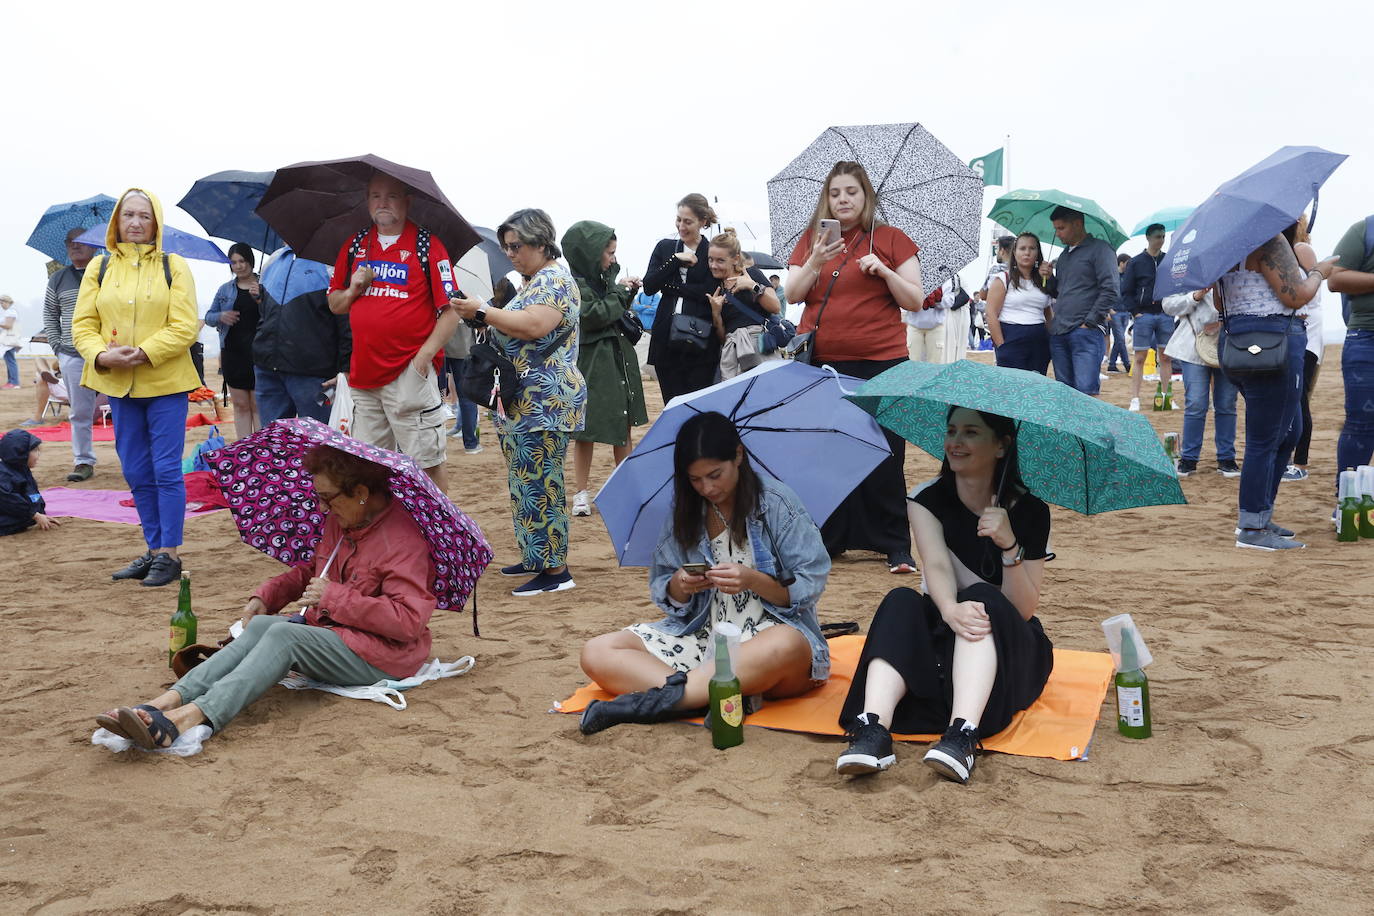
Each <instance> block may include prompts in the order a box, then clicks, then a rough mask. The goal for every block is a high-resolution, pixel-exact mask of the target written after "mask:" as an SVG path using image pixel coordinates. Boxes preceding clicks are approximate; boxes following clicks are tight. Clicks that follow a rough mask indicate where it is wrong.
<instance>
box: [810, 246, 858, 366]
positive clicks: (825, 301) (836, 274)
mask: <svg viewBox="0 0 1374 916" xmlns="http://www.w3.org/2000/svg"><path fill="white" fill-rule="evenodd" d="M854 247H855V248H858V247H859V242H858V240H857V239H855V240H854ZM853 253H854V252H853V251H846V252H845V254H844V260H843V261H841V262H840V266H839V267H836V268H835V269H834V270H833V271H831V272H830V285H829V286H827V287H826V288H825V295H824V296H822V297H821V307H820V308H819V309H818V310H817V311H816V326H815V327H814V328H812V329H811V349H812V350H813V351H814V350H815V349H816V335H817V334H819V333H820V332H821V317H822V316H823V315H825V307H826V306H827V305H829V304H830V294H831V293H832V292H834V290H835V284H836V282H838V281H839V279H840V271H842V270H844V265H846V264H848V263H849V258H850V256H851V255H852V254H853Z"/></svg>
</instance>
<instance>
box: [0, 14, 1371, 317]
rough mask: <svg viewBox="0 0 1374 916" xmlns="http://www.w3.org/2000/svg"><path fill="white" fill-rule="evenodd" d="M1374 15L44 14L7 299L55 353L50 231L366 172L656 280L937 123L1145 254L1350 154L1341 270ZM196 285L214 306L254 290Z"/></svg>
mask: <svg viewBox="0 0 1374 916" xmlns="http://www.w3.org/2000/svg"><path fill="white" fill-rule="evenodd" d="M1369 9H1370V8H1369V6H1368V4H1367V3H1364V2H1355V0H1349V2H1324V0H1309V2H1305V3H1301V4H1294V3H1284V4H1279V3H1271V2H1265V0H1259V2H1221V3H1210V2H1199V0H1193V2H1189V3H1154V4H1151V3H1139V4H1133V5H1129V6H1128V5H1125V4H1117V3H1111V4H1106V3H1101V2H1094V3H1076V2H1074V3H1063V2H1061V3H1031V4H1017V5H1014V6H1010V5H1007V4H982V5H978V6H976V7H975V6H974V5H972V4H962V3H961V4H955V3H950V4H940V5H936V4H932V3H920V4H918V3H912V2H896V3H862V2H847V3H836V2H831V3H816V2H806V0H791V2H748V0H743V2H732V3H708V4H694V5H683V4H673V5H669V4H660V3H652V2H602V3H596V2H581V3H545V2H514V3H492V4H486V5H477V4H459V3H452V2H448V3H428V2H416V3H391V4H388V3H377V2H371V3H354V2H335V3H330V4H327V5H326V4H309V5H308V7H307V5H305V4H294V3H289V2H288V3H277V4H246V5H245V4H220V5H210V4H201V3H187V2H178V3H162V2H143V3H140V4H137V5H135V6H129V5H114V4H99V5H96V4H84V3H74V4H62V5H59V6H47V5H44V4H31V3H26V4H22V5H17V4H16V5H13V6H11V7H10V8H9V9H8V10H7V11H6V14H5V18H6V20H7V22H6V26H7V28H6V43H5V44H6V53H5V63H6V68H5V69H6V75H7V83H8V85H7V86H6V89H5V93H4V99H3V101H0V106H3V109H2V110H3V115H4V117H3V120H2V121H0V124H3V130H4V141H3V142H4V149H5V154H4V155H5V161H6V163H7V164H8V165H9V166H10V168H9V170H8V171H9V181H8V182H7V183H6V184H7V189H8V193H7V195H6V198H7V202H8V204H9V205H8V206H7V207H6V208H5V210H4V212H3V215H0V290H3V291H7V292H9V293H10V294H11V295H13V296H14V298H15V299H16V301H17V302H19V303H20V305H21V308H22V307H24V306H28V308H24V312H25V324H26V327H25V328H24V329H23V333H24V336H28V335H29V334H31V333H33V332H34V331H35V330H37V328H36V327H34V326H32V325H31V324H30V318H29V316H30V315H32V321H33V322H34V323H36V321H37V310H36V309H34V310H33V311H32V312H30V309H32V308H34V306H36V305H37V304H39V303H41V300H42V290H43V283H44V281H45V274H44V269H43V265H44V262H45V260H46V259H45V258H44V257H43V256H42V255H40V254H38V253H37V252H35V251H33V250H31V249H29V248H27V247H25V245H24V242H25V239H27V238H28V235H29V232H30V231H31V230H32V229H33V226H34V224H35V222H36V221H37V219H38V217H39V216H40V215H41V214H42V212H43V210H44V209H45V208H46V207H47V206H48V205H50V204H52V203H56V202H59V201H68V200H74V199H78V198H83V197H88V196H90V195H92V194H95V193H98V192H103V193H107V194H111V195H118V194H119V193H120V192H121V191H123V190H124V189H125V188H127V187H129V186H131V185H140V186H143V187H147V188H150V189H152V190H154V191H156V192H157V193H159V194H160V195H161V197H162V200H163V203H164V206H166V207H167V215H166V219H167V222H169V223H170V224H172V225H175V226H178V227H179V228H183V229H190V230H196V231H198V230H199V227H198V226H197V225H196V224H195V222H194V221H193V220H192V219H191V218H190V217H189V216H187V215H186V214H184V213H182V212H181V211H180V210H177V209H175V207H174V204H175V202H176V201H177V200H178V199H179V198H180V197H181V196H182V195H183V194H184V193H185V192H186V191H187V190H188V189H189V188H190V186H191V184H192V182H193V181H194V180H195V179H196V178H198V177H201V176H203V175H207V174H209V173H211V172H216V171H220V170H223V169H231V168H232V169H251V170H266V169H272V168H276V167H279V166H282V165H287V164H290V163H293V162H297V161H301V160H308V159H327V158H336V157H342V156H349V155H353V154H359V153H364V152H373V153H376V154H378V155H381V156H384V157H386V158H389V159H393V160H396V161H399V162H403V163H406V164H410V165H416V166H420V167H423V168H428V169H430V170H431V171H432V172H433V173H434V175H435V177H436V178H437V180H438V182H439V185H440V186H441V187H442V188H443V189H444V190H445V192H446V193H447V195H448V197H449V198H450V199H451V200H452V201H453V202H454V203H455V204H456V205H457V207H458V208H459V210H460V211H461V212H462V213H463V215H464V216H466V217H467V218H468V219H469V220H470V221H471V222H474V223H478V224H483V225H489V226H495V225H496V224H497V223H499V222H500V221H501V220H502V219H503V218H504V217H505V216H507V215H508V214H509V213H510V212H511V211H513V210H515V209H517V208H520V207H527V206H535V207H542V208H544V209H546V210H548V211H549V213H550V214H551V215H552V217H553V219H554V222H555V225H556V226H557V227H558V229H559V231H560V233H561V232H562V230H563V229H565V228H566V227H567V226H568V225H569V224H570V223H572V222H574V221H576V220H579V219H596V220H600V221H601V222H605V223H608V224H610V225H612V226H614V227H616V229H617V233H618V236H619V239H620V255H621V256H620V260H621V262H622V263H623V264H625V265H626V269H627V271H628V272H631V273H636V274H638V273H642V272H643V270H644V266H645V261H646V259H647V257H648V254H649V251H650V249H651V248H652V246H653V243H654V242H655V241H656V240H657V239H659V238H662V237H665V236H667V235H670V234H672V231H673V223H672V221H673V216H674V203H675V202H676V201H677V199H678V198H680V197H681V196H683V195H684V194H686V193H687V192H689V191H700V192H702V193H704V194H706V195H707V196H708V197H715V198H718V199H719V201H720V206H719V207H718V209H719V211H720V214H721V216H722V218H723V219H724V221H725V222H726V223H727V224H731V225H734V226H736V228H737V229H739V230H740V233H741V235H742V236H744V237H745V241H746V242H748V241H749V239H748V237H747V236H748V231H747V230H753V232H755V233H756V234H757V235H758V236H759V246H760V247H762V248H765V249H766V248H767V247H768V243H767V228H766V225H767V213H768V205H767V192H766V182H767V180H768V179H769V178H770V177H772V176H773V175H774V174H776V173H777V172H778V171H779V170H780V169H781V168H782V167H783V166H785V165H786V164H787V163H788V162H789V161H790V160H791V159H792V158H793V157H794V156H795V155H796V154H797V153H798V152H800V151H801V150H802V149H803V148H804V147H805V146H806V145H807V144H808V143H810V142H811V141H812V140H813V139H814V138H815V137H816V136H817V135H818V134H819V133H820V132H821V131H822V130H824V129H825V128H826V127H827V126H829V125H848V124H864V123H885V122H899V121H913V120H914V121H919V122H921V123H922V124H924V125H925V126H926V127H927V128H928V129H929V130H930V131H931V132H932V133H933V134H935V136H937V137H939V138H940V139H941V140H942V141H944V143H945V144H946V145H947V146H949V147H950V148H951V149H952V150H954V152H955V153H957V154H958V155H959V156H960V157H961V158H963V159H965V160H967V159H971V158H973V157H974V156H978V155H981V154H984V153H987V152H988V151H990V150H993V149H996V148H997V147H999V146H1000V145H1001V144H1002V142H1003V137H1004V136H1005V135H1007V134H1010V135H1011V138H1012V139H1011V150H1010V168H1011V176H1010V178H1011V181H1012V182H1013V183H1014V185H1015V186H1017V187H1025V188H1045V187H1058V188H1061V189H1063V190H1066V191H1069V192H1071V193H1074V194H1079V195H1083V196H1087V197H1091V198H1094V199H1096V200H1097V201H1098V202H1099V203H1101V204H1102V205H1103V206H1104V207H1105V208H1106V209H1107V211H1108V212H1109V213H1111V214H1112V215H1114V216H1115V217H1116V218H1117V220H1118V221H1119V222H1120V223H1122V224H1123V225H1124V226H1125V227H1126V228H1127V229H1128V230H1129V229H1130V228H1131V227H1132V226H1133V225H1134V224H1135V223H1136V222H1137V221H1138V220H1140V219H1141V218H1142V217H1143V216H1145V215H1146V214H1148V213H1150V212H1152V211H1153V210H1155V209H1158V208H1160V207H1163V206H1169V205H1195V204H1197V203H1199V202H1200V201H1201V200H1202V199H1204V198H1205V197H1206V196H1207V194H1208V193H1209V192H1210V191H1211V190H1212V189H1213V188H1214V187H1215V186H1216V185H1217V184H1219V183H1220V182H1222V181H1223V180H1225V179H1227V178H1229V177H1231V176H1232V175H1234V174H1235V173H1237V172H1240V171H1242V170H1243V169H1245V168H1247V167H1248V166H1250V165H1252V164H1253V163H1255V162H1256V161H1258V160H1260V159H1262V158H1263V157H1265V156H1267V155H1268V154H1270V153H1272V152H1273V151H1274V150H1276V149H1277V148H1278V147H1280V146H1283V145H1285V144H1312V145H1317V146H1322V147H1325V148H1327V149H1331V150H1334V151H1337V152H1342V153H1348V154H1350V159H1349V160H1348V161H1347V162H1346V163H1345V164H1344V165H1343V166H1341V167H1340V169H1338V170H1337V171H1336V173H1335V174H1334V175H1333V176H1332V178H1331V180H1330V181H1329V182H1328V183H1327V185H1326V188H1325V190H1324V191H1323V194H1322V202H1321V209H1320V216H1319V219H1318V221H1317V227H1316V232H1315V237H1314V242H1315V244H1316V247H1317V249H1318V250H1319V251H1320V252H1322V253H1323V254H1325V253H1326V252H1328V251H1329V250H1330V248H1331V247H1332V246H1333V245H1334V244H1335V242H1336V240H1337V239H1338V238H1339V237H1340V234H1341V233H1342V232H1343V231H1344V230H1345V228H1346V227H1347V226H1349V225H1350V224H1351V223H1352V222H1354V221H1355V220H1357V219H1359V218H1360V217H1362V216H1364V215H1365V214H1366V213H1368V212H1371V211H1374V148H1372V145H1371V139H1374V121H1372V120H1371V118H1370V117H1369V115H1368V106H1369V103H1370V100H1371V98H1374V92H1372V91H1371V90H1374V78H1371V76H1370V74H1369V61H1370V54H1369V51H1368V41H1369V33H1370V25H1371V23H1374V15H1371V13H1370V12H1369ZM1000 190H1001V189H998V188H989V189H988V191H987V193H986V196H985V206H984V213H986V212H987V208H988V205H990V204H991V202H992V199H993V197H994V196H995V194H996V193H999V192H1000ZM222 247H223V246H222ZM1141 247H1143V240H1141V239H1133V240H1132V241H1131V242H1129V243H1128V244H1127V246H1126V247H1125V248H1124V249H1123V250H1125V251H1128V252H1134V251H1137V250H1139V249H1140V248H1141ZM968 273H969V274H973V273H978V274H980V279H981V268H971V269H970V271H969V272H968ZM196 276H197V283H198V289H197V293H198V298H199V300H200V304H201V307H202V308H206V307H208V305H209V302H210V299H211V297H212V296H213V293H214V288H215V286H217V285H218V284H219V283H220V282H222V281H223V280H224V279H227V278H228V272H227V268H222V267H219V266H216V265H205V264H203V263H202V264H198V265H197V266H196Z"/></svg>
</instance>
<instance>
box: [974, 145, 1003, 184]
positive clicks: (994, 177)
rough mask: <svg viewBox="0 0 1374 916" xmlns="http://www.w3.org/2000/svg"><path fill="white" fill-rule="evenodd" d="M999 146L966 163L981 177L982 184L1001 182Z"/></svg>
mask: <svg viewBox="0 0 1374 916" xmlns="http://www.w3.org/2000/svg"><path fill="white" fill-rule="evenodd" d="M1003 152H1004V151H1003V150H1002V148H1001V147H998V148H997V149H995V150H993V151H992V152H990V153H988V154H987V155H986V156H979V157H978V158H977V159H974V160H973V161H972V162H970V163H969V164H968V167H969V168H971V169H973V170H974V171H975V172H977V173H978V175H979V176H980V177H981V178H982V179H983V184H995V185H1000V184H1001V183H1002V153H1003Z"/></svg>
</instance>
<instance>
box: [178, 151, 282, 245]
mask: <svg viewBox="0 0 1374 916" xmlns="http://www.w3.org/2000/svg"><path fill="white" fill-rule="evenodd" d="M274 174H276V173H275V172H241V171H237V170H235V169H230V170H229V171H226V172H216V173H215V174H213V175H206V176H205V177H204V178H201V179H198V180H197V181H196V183H195V184H193V185H191V190H189V191H187V192H186V196H185V197H183V198H182V199H181V200H179V201H178V202H177V206H178V207H180V208H181V209H183V210H185V211H186V212H187V213H189V214H191V216H192V217H194V218H195V221H196V222H198V223H200V226H201V228H202V229H204V230H205V231H206V232H208V233H210V234H211V235H213V236H215V237H216V238H221V239H229V240H230V241H232V242H243V243H244V244H245V245H251V246H252V247H254V248H256V249H257V250H258V251H261V252H264V253H266V252H269V251H276V250H277V249H278V248H280V247H281V246H282V240H281V236H279V235H277V233H276V232H274V231H273V230H272V227H271V226H269V225H267V221H266V220H264V219H263V218H262V217H261V216H258V215H257V214H256V213H254V212H253V208H254V207H256V206H257V205H258V202H259V201H260V200H262V195H263V194H264V193H265V192H266V191H267V186H268V185H270V184H271V183H272V176H273V175H274Z"/></svg>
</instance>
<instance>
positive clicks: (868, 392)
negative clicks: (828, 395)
mask: <svg viewBox="0 0 1374 916" xmlns="http://www.w3.org/2000/svg"><path fill="white" fill-rule="evenodd" d="M849 400H851V401H853V402H854V403H855V404H857V405H858V406H860V407H862V408H863V409H864V410H866V411H868V412H869V413H870V414H872V415H873V416H874V417H875V418H877V420H878V422H879V423H881V424H882V425H883V426H884V427H886V428H887V429H890V430H892V431H893V432H894V433H896V434H897V435H899V436H901V437H902V438H903V439H905V440H907V441H908V442H910V443H912V444H914V445H916V446H918V447H920V448H921V449H923V450H924V451H926V452H928V453H929V454H930V455H932V456H933V457H935V458H943V457H944V454H945V427H946V418H947V417H948V415H949V408H950V407H952V406H955V407H967V408H970V409H972V410H981V411H984V412H986V413H993V414H999V415H1001V416H1004V417H1009V418H1011V419H1013V420H1016V421H1017V435H1016V449H1017V460H1018V463H1019V465H1020V469H1021V479H1022V480H1023V481H1025V484H1026V486H1027V487H1029V488H1030V491H1031V492H1032V493H1034V494H1035V495H1036V496H1038V497H1040V498H1041V499H1043V500H1044V501H1045V502H1049V503H1054V504H1055V505H1056V506H1063V507H1064V508H1066V509H1072V510H1073V511H1075V512H1082V513H1083V514H1085V515H1096V514H1098V513H1099V512H1111V511H1113V510H1115V509H1132V508H1136V507H1139V506H1164V505H1175V504H1183V503H1186V502H1187V500H1185V499H1184V498H1183V489H1182V487H1180V486H1179V483H1178V475H1177V474H1176V473H1175V471H1174V467H1173V463H1172V462H1171V461H1170V460H1169V456H1168V455H1167V454H1166V453H1165V451H1164V446H1163V445H1161V444H1160V441H1159V437H1158V436H1157V435H1156V434H1155V431H1154V427H1152V426H1151V425H1150V421H1149V420H1147V419H1146V418H1145V415H1144V414H1139V413H1131V412H1130V411H1128V410H1123V409H1121V408H1120V407H1116V406H1114V405H1111V404H1108V403H1106V402H1105V401H1099V400H1098V399H1097V398H1094V397H1090V396H1088V395H1086V394H1083V393H1082V392H1079V391H1076V390H1074V389H1073V388H1072V387H1070V386H1068V385H1064V384H1061V383H1060V382H1057V381H1055V380H1054V379H1050V378H1047V377H1045V376H1043V375H1040V374H1039V373H1038V372H1027V371H1025V370H1022V369H1006V368H1001V367H998V366H988V365H984V364H982V363H976V362H972V361H971V360H959V361H958V362H955V363H948V364H945V365H939V364H934V363H918V362H904V363H901V364H899V365H897V366H894V367H892V368H891V369H888V370H887V371H886V372H884V373H882V374H881V375H878V376H875V377H874V378H872V379H870V380H869V381H867V382H865V383H864V384H863V386H862V387H860V388H859V390H858V391H856V392H855V393H854V394H853V395H850V397H849Z"/></svg>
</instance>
